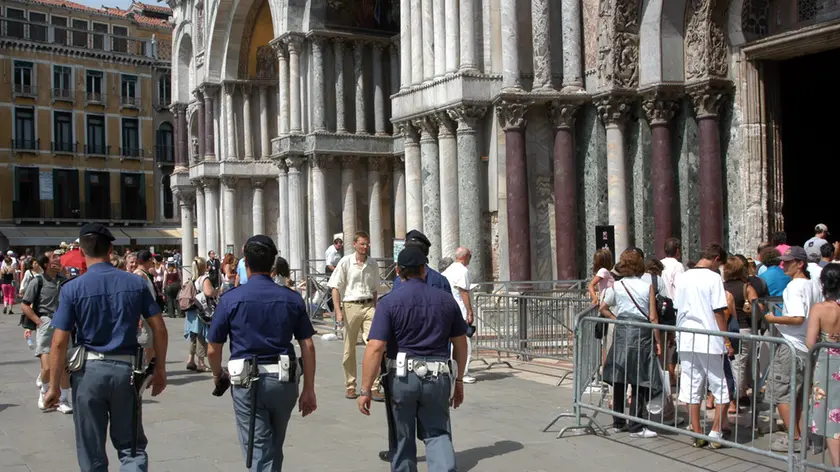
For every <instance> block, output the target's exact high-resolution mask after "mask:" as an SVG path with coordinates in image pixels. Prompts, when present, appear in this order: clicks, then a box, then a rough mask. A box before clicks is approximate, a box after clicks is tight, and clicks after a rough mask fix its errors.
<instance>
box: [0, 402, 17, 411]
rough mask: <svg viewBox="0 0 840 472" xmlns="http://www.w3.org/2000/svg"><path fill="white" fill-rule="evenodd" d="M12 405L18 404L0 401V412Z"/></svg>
mask: <svg viewBox="0 0 840 472" xmlns="http://www.w3.org/2000/svg"><path fill="white" fill-rule="evenodd" d="M13 406H18V405H15V404H13V403H0V412H2V411H3V410H5V409H6V408H11V407H13Z"/></svg>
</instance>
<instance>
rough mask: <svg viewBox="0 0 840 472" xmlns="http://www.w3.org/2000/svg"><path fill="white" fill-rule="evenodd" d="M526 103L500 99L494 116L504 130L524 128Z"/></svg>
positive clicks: (525, 123)
mask: <svg viewBox="0 0 840 472" xmlns="http://www.w3.org/2000/svg"><path fill="white" fill-rule="evenodd" d="M527 111H528V105H527V104H525V103H520V102H509V101H502V102H501V103H499V104H498V105H496V117H497V118H498V119H499V124H501V125H502V128H503V129H505V130H508V129H524V128H525V126H526V125H527V122H526V120H525V113H526V112H527Z"/></svg>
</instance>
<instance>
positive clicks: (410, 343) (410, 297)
mask: <svg viewBox="0 0 840 472" xmlns="http://www.w3.org/2000/svg"><path fill="white" fill-rule="evenodd" d="M465 334H467V322H466V321H464V317H463V316H462V315H461V309H460V308H458V304H457V303H455V299H454V298H452V292H444V291H443V290H441V289H438V288H435V287H432V286H431V285H429V284H427V283H424V282H423V281H422V280H420V279H409V280H408V281H406V282H404V283H403V285H402V288H401V289H400V290H399V291H391V292H390V293H389V294H388V296H387V297H383V298H382V299H380V301H379V302H378V303H377V304H376V316H374V317H373V324H372V325H371V327H370V335H369V336H368V339H377V340H379V341H385V342H387V343H388V349H387V354H386V356H387V357H388V358H389V359H395V358H396V357H397V353H398V352H405V353H406V354H407V355H408V356H409V357H445V358H448V357H449V339H450V338H455V337H458V336H463V335H465Z"/></svg>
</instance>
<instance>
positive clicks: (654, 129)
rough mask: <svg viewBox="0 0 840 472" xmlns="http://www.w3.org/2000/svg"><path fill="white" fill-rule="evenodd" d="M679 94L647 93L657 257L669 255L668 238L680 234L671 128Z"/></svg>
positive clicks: (646, 107)
mask: <svg viewBox="0 0 840 472" xmlns="http://www.w3.org/2000/svg"><path fill="white" fill-rule="evenodd" d="M676 98H677V94H676V93H674V92H670V93H668V92H663V91H659V90H653V91H652V92H651V93H648V94H646V96H645V99H644V101H643V102H642V109H643V110H644V112H645V116H646V118H647V119H648V122H649V123H650V133H651V174H652V175H651V180H652V183H653V222H654V230H653V236H654V238H653V239H654V249H655V251H656V257H657V258H659V259H662V258H664V257H665V241H667V240H668V238H671V237H674V236H675V235H677V234H678V231H675V229H674V228H675V224H676V222H675V221H674V214H675V207H674V205H675V204H676V178H675V172H674V164H673V161H672V159H671V129H670V127H669V122H670V121H671V118H673V117H674V114H675V113H676V110H677V108H678V104H677V102H676V101H675V100H676Z"/></svg>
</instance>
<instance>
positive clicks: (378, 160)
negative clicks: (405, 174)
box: [367, 157, 388, 172]
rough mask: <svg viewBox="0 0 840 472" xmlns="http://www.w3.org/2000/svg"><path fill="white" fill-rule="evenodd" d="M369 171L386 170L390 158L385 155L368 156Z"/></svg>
mask: <svg viewBox="0 0 840 472" xmlns="http://www.w3.org/2000/svg"><path fill="white" fill-rule="evenodd" d="M367 165H368V171H370V172H385V171H387V170H388V159H386V158H384V157H369V158H367Z"/></svg>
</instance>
